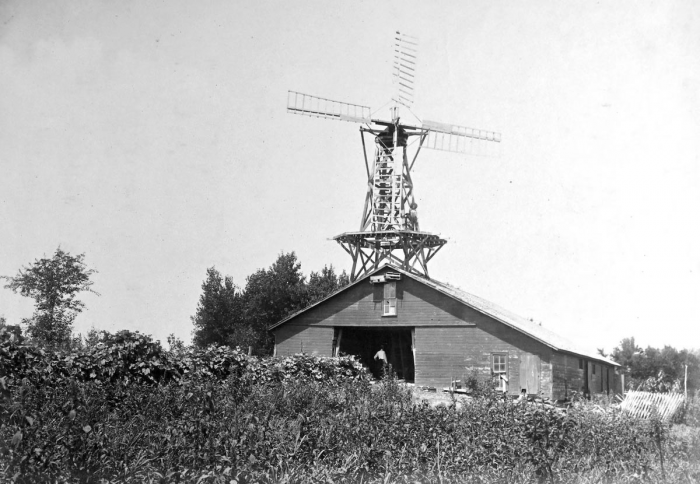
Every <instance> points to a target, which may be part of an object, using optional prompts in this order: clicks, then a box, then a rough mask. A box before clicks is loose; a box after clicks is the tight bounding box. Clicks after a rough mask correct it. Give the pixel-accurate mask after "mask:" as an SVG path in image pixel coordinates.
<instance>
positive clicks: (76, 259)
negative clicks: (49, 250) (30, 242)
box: [2, 247, 99, 347]
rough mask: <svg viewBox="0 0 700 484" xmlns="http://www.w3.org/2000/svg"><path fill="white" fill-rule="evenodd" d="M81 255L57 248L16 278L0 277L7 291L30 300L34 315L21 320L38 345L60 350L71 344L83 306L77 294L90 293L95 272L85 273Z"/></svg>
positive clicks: (91, 270) (85, 269) (23, 269)
mask: <svg viewBox="0 0 700 484" xmlns="http://www.w3.org/2000/svg"><path fill="white" fill-rule="evenodd" d="M84 259H85V254H79V255H77V256H73V255H71V254H69V253H68V252H65V251H63V250H62V249H61V248H60V247H59V248H58V249H56V253H55V254H54V255H53V257H51V258H46V257H45V258H43V259H39V260H35V261H34V263H33V264H31V265H29V266H28V267H23V268H22V269H20V270H19V272H18V273H17V275H16V276H14V277H9V276H2V279H5V280H6V281H8V283H7V285H5V288H6V289H11V290H12V291H13V292H15V293H19V294H21V295H22V296H25V297H31V298H32V299H34V314H33V315H32V317H31V318H29V319H27V320H25V321H26V323H27V332H28V333H29V335H30V336H31V337H32V339H34V340H35V341H36V342H37V343H38V344H40V345H44V346H48V347H63V346H65V345H70V343H71V329H72V326H73V321H74V320H75V318H76V316H77V315H78V313H80V312H82V310H83V308H84V307H85V304H84V303H83V302H82V301H80V300H78V299H77V296H78V294H80V293H81V292H91V293H93V294H97V295H98V296H99V294H98V293H96V292H95V291H94V290H92V288H91V286H92V284H93V282H92V281H91V280H90V276H92V275H93V274H94V273H96V272H97V271H95V270H93V269H88V268H87V266H86V265H85V262H84Z"/></svg>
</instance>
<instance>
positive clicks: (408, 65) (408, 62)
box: [394, 31, 418, 106]
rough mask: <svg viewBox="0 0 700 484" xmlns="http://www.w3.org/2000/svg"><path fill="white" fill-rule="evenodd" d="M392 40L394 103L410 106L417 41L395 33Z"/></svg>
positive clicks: (411, 102)
mask: <svg viewBox="0 0 700 484" xmlns="http://www.w3.org/2000/svg"><path fill="white" fill-rule="evenodd" d="M394 40H395V42H394V83H395V84H396V94H395V95H394V101H396V102H398V103H401V104H403V105H404V106H410V105H411V104H413V82H414V80H415V76H416V60H417V57H418V39H417V38H415V37H411V36H410V35H406V34H402V33H401V32H398V31H397V32H396V36H395V37H394Z"/></svg>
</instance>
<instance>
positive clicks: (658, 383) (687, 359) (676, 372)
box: [612, 338, 700, 393]
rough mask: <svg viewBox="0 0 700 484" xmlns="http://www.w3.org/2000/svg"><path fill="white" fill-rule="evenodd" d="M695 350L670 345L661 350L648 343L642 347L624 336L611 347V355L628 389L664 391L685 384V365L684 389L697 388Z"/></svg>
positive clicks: (699, 368)
mask: <svg viewBox="0 0 700 484" xmlns="http://www.w3.org/2000/svg"><path fill="white" fill-rule="evenodd" d="M696 353H697V350H696V352H693V351H689V350H680V351H678V350H677V349H676V348H674V347H672V346H664V347H663V348H661V349H658V348H654V347H652V346H648V347H647V348H646V349H642V348H641V347H639V346H637V344H636V343H635V341H634V338H624V339H623V340H622V341H621V342H620V344H619V345H618V346H617V347H616V348H615V349H614V350H613V353H612V358H613V360H615V361H616V362H617V363H620V365H622V368H623V370H624V372H625V374H626V375H627V376H628V379H627V380H626V381H625V384H626V386H627V387H628V389H637V388H640V389H643V390H648V391H668V389H670V388H675V389H682V388H683V386H684V384H685V377H686V367H687V376H688V391H689V392H691V393H692V392H694V391H695V390H696V389H698V388H700V358H698V355H697V354H696Z"/></svg>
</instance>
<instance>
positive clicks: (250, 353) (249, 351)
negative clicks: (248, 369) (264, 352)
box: [248, 346, 253, 356]
mask: <svg viewBox="0 0 700 484" xmlns="http://www.w3.org/2000/svg"><path fill="white" fill-rule="evenodd" d="M252 354H253V347H252V346H248V356H250V355H252Z"/></svg>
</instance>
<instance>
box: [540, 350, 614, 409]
mask: <svg viewBox="0 0 700 484" xmlns="http://www.w3.org/2000/svg"><path fill="white" fill-rule="evenodd" d="M579 360H582V361H583V364H584V365H588V368H589V374H588V376H589V379H588V380H589V391H590V393H591V394H601V393H602V394H608V392H609V394H610V395H614V394H616V393H621V382H620V376H619V374H618V372H616V371H615V367H614V366H612V365H606V364H604V363H600V362H597V361H591V360H587V359H585V358H583V357H580V356H577V355H569V354H565V353H559V352H555V354H554V359H553V362H554V363H553V367H554V380H553V384H552V387H553V392H552V394H553V398H555V399H558V400H559V399H566V398H570V397H571V392H574V391H575V392H577V393H579V394H580V395H583V393H584V388H585V381H584V370H583V369H579ZM593 365H595V367H596V372H595V375H594V374H593V373H592V370H593ZM608 378H609V380H608ZM601 385H602V387H601ZM601 388H602V389H601Z"/></svg>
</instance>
